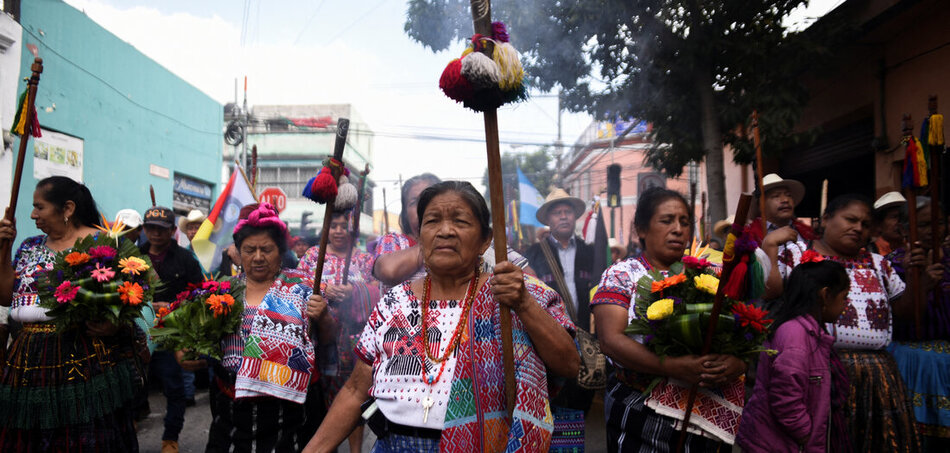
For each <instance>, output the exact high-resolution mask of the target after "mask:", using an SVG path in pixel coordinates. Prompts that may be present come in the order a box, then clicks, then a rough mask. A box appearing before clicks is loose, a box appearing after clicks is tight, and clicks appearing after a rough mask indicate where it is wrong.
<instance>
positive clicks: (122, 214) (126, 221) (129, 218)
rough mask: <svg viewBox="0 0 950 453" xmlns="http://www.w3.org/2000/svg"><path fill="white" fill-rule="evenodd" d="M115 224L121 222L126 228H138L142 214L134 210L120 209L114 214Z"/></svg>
mask: <svg viewBox="0 0 950 453" xmlns="http://www.w3.org/2000/svg"><path fill="white" fill-rule="evenodd" d="M115 222H122V224H123V225H125V226H126V228H138V227H140V226H142V214H139V212H138V211H136V210H135V209H120V210H119V212H117V213H115Z"/></svg>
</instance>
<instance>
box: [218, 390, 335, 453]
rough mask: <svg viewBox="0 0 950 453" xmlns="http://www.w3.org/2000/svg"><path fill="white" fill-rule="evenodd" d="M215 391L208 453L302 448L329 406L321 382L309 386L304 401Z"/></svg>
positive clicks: (287, 450)
mask: <svg viewBox="0 0 950 453" xmlns="http://www.w3.org/2000/svg"><path fill="white" fill-rule="evenodd" d="M228 390H229V389H226V388H225V389H223V391H221V392H218V394H217V395H215V398H216V399H215V402H214V403H215V417H214V420H212V421H211V429H210V431H209V432H208V445H207V447H206V449H205V453H218V452H222V453H223V452H251V451H255V452H298V451H300V450H302V449H303V447H304V446H305V445H307V442H310V438H311V437H313V434H314V433H315V432H316V430H317V428H318V427H319V426H320V423H321V422H322V421H323V416H324V415H325V414H326V408H325V406H324V402H323V395H322V394H321V393H322V392H320V389H319V386H317V385H315V384H312V385H311V386H310V387H309V388H308V389H307V400H306V402H304V404H299V403H295V402H292V401H286V400H282V399H279V398H272V397H259V398H241V399H233V398H232V397H231V396H230V395H229V393H230V394H232V395H233V389H232V390H231V391H230V392H229V391H228Z"/></svg>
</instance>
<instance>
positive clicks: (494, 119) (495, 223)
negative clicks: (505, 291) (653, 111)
mask: <svg viewBox="0 0 950 453" xmlns="http://www.w3.org/2000/svg"><path fill="white" fill-rule="evenodd" d="M471 7H472V23H473V24H474V27H475V33H479V34H482V35H483V36H492V24H491V0H471ZM493 48H494V44H493V43H492V41H488V42H487V43H486V46H485V48H484V52H485V54H486V55H488V57H489V58H491V55H492V49H493ZM484 116H485V146H486V151H487V152H488V190H489V193H490V196H491V207H492V209H491V216H492V233H493V235H494V240H495V262H496V263H501V262H502V261H507V260H508V241H507V238H506V237H505V192H504V183H503V181H502V173H501V153H500V151H499V149H498V109H497V108H489V109H486V110H485V113H484ZM499 309H500V312H501V345H502V360H503V362H504V368H505V402H506V406H507V408H508V417H509V418H511V414H512V413H513V412H514V409H515V360H514V349H512V340H511V312H510V311H509V310H508V307H506V306H504V305H502V306H501V307H499Z"/></svg>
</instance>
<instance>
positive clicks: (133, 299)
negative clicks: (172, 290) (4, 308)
mask: <svg viewBox="0 0 950 453" xmlns="http://www.w3.org/2000/svg"><path fill="white" fill-rule="evenodd" d="M116 231H118V232H119V233H121V232H122V231H121V226H120V227H119V230H116ZM159 285H161V281H160V280H159V278H158V274H156V273H155V270H154V269H152V262H151V260H149V258H148V257H147V256H143V255H142V254H141V253H140V251H139V249H138V248H137V247H135V244H134V243H133V242H132V241H127V240H121V241H120V240H119V239H118V235H114V234H99V235H96V236H92V235H90V236H86V237H84V238H82V239H79V240H78V241H76V244H75V245H74V246H73V248H72V249H70V250H64V251H62V252H60V253H57V254H56V259H55V262H54V264H53V269H52V270H50V271H48V272H45V273H43V274H42V275H41V276H40V278H39V280H38V292H39V299H40V301H39V304H38V305H39V306H41V307H43V308H46V309H47V310H48V311H47V313H48V314H49V316H50V317H52V318H54V320H55V322H56V324H57V325H58V326H60V327H61V328H66V327H69V326H72V325H77V324H80V323H83V322H85V321H88V320H102V321H111V322H112V323H113V324H116V325H122V324H131V323H132V322H134V321H135V319H138V318H140V317H141V315H142V306H143V305H144V302H145V301H151V300H152V296H153V294H154V293H155V290H156V289H157V288H158V286H159Z"/></svg>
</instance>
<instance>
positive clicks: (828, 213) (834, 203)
mask: <svg viewBox="0 0 950 453" xmlns="http://www.w3.org/2000/svg"><path fill="white" fill-rule="evenodd" d="M851 203H861V204H863V205H864V206H866V207H867V208H868V212H874V208H873V207H872V205H871V199H870V198H868V197H866V196H864V195H861V194H859V193H846V194H844V195H838V196H837V197H834V198H833V199H832V200H831V201H829V202H828V206H826V207H825V212H824V213H822V217H824V218H826V219H828V218H831V217H832V216H834V215H835V214H836V213H837V212H838V211H840V210H842V209H844V208H846V207H848V205H850V204H851Z"/></svg>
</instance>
